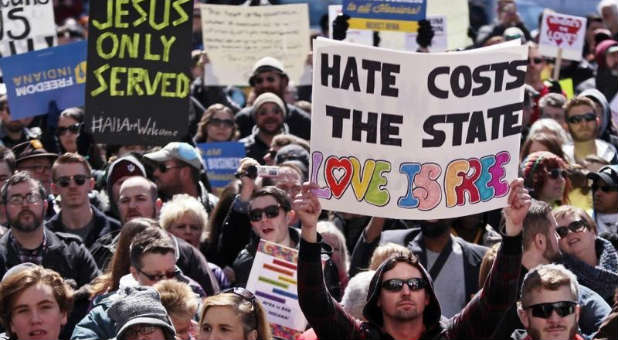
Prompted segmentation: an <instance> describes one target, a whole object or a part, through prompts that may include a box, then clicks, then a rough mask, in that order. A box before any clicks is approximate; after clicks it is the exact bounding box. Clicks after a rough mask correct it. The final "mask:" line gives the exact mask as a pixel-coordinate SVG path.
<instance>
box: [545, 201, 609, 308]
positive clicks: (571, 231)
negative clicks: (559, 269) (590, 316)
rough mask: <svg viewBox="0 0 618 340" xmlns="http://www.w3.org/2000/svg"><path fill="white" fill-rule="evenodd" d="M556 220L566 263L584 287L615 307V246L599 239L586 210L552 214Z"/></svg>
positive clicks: (561, 210) (560, 209)
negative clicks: (612, 302)
mask: <svg viewBox="0 0 618 340" xmlns="http://www.w3.org/2000/svg"><path fill="white" fill-rule="evenodd" d="M552 214H553V216H554V218H555V219H556V223H557V225H558V226H557V227H556V233H557V234H558V237H559V238H560V239H559V242H558V244H559V245H560V250H561V251H562V252H563V253H564V254H565V256H563V260H562V261H563V262H564V264H565V266H566V267H567V268H569V269H570V270H571V271H573V272H574V273H575V275H577V278H578V280H579V282H580V283H581V284H582V285H585V286H587V287H589V288H590V289H592V290H594V291H596V292H597V293H598V294H599V295H601V296H602V297H603V298H604V299H605V300H607V301H608V302H610V303H611V301H612V298H613V296H614V291H615V289H616V288H618V253H616V249H614V247H613V246H612V244H611V243H610V242H609V241H607V240H605V239H603V238H601V237H598V236H597V233H596V232H597V230H596V225H595V223H594V221H593V220H592V218H591V217H590V215H588V214H587V213H586V212H585V211H584V210H583V209H580V208H577V207H574V206H570V205H563V206H561V207H558V208H556V209H554V210H553V211H552Z"/></svg>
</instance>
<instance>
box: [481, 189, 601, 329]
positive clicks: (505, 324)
mask: <svg viewBox="0 0 618 340" xmlns="http://www.w3.org/2000/svg"><path fill="white" fill-rule="evenodd" d="M557 226H558V225H557V223H556V219H555V218H554V217H553V215H552V212H551V207H550V206H549V205H548V204H547V203H545V202H542V201H536V200H535V201H532V205H531V206H530V209H529V210H528V214H527V215H526V218H525V219H524V229H523V233H522V235H523V255H522V260H521V275H520V280H521V279H523V277H524V275H526V273H528V271H530V270H532V269H533V268H535V267H536V266H539V265H545V264H550V263H552V262H556V261H558V260H560V259H561V252H560V248H559V245H558V242H559V241H558V235H557V233H556V228H557ZM519 288H521V286H519V287H518V294H519ZM578 293H579V295H578V296H577V301H578V302H579V304H580V306H581V314H580V315H581V317H580V318H579V327H580V329H581V330H582V333H583V334H586V335H592V334H594V332H596V330H597V329H598V327H599V325H600V324H601V322H602V321H603V318H605V316H606V315H607V314H609V312H610V307H609V305H608V304H607V303H606V302H605V301H604V300H603V298H602V297H601V296H600V295H599V294H597V293H596V292H594V291H593V290H591V289H589V288H588V287H585V286H579V289H578ZM520 328H524V325H522V324H521V321H520V319H519V317H518V314H517V306H516V304H515V303H513V304H511V306H510V308H509V310H508V312H507V313H506V314H505V315H504V317H503V318H502V320H500V322H499V323H498V326H497V327H496V331H495V333H494V334H493V336H492V338H495V339H508V338H510V336H511V334H512V333H513V331H514V330H516V329H520Z"/></svg>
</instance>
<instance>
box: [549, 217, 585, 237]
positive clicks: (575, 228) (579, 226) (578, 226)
mask: <svg viewBox="0 0 618 340" xmlns="http://www.w3.org/2000/svg"><path fill="white" fill-rule="evenodd" d="M586 229H589V226H588V223H586V221H584V220H577V221H573V222H571V223H569V225H567V226H560V227H557V228H556V233H558V236H560V238H565V237H567V235H569V233H570V232H573V233H581V232H582V231H584V230H586Z"/></svg>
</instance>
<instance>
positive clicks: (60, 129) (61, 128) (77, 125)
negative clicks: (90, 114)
mask: <svg viewBox="0 0 618 340" xmlns="http://www.w3.org/2000/svg"><path fill="white" fill-rule="evenodd" d="M81 126H82V124H81V123H75V124H73V125H69V126H66V127H65V126H59V127H58V128H56V134H57V135H58V136H62V135H64V133H65V132H67V131H69V132H70V133H72V134H74V135H76V134H77V133H79V128H80V127H81Z"/></svg>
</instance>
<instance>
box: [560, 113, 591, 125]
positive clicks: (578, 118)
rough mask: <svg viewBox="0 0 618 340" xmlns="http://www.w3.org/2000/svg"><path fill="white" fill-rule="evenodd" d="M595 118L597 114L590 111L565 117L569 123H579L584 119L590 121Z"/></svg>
mask: <svg viewBox="0 0 618 340" xmlns="http://www.w3.org/2000/svg"><path fill="white" fill-rule="evenodd" d="M596 119H597V115H596V114H594V113H592V112H588V113H584V114H583V115H576V116H571V117H569V118H567V122H569V123H570V124H579V123H580V122H581V121H583V120H585V121H587V122H591V121H593V120H596Z"/></svg>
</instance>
